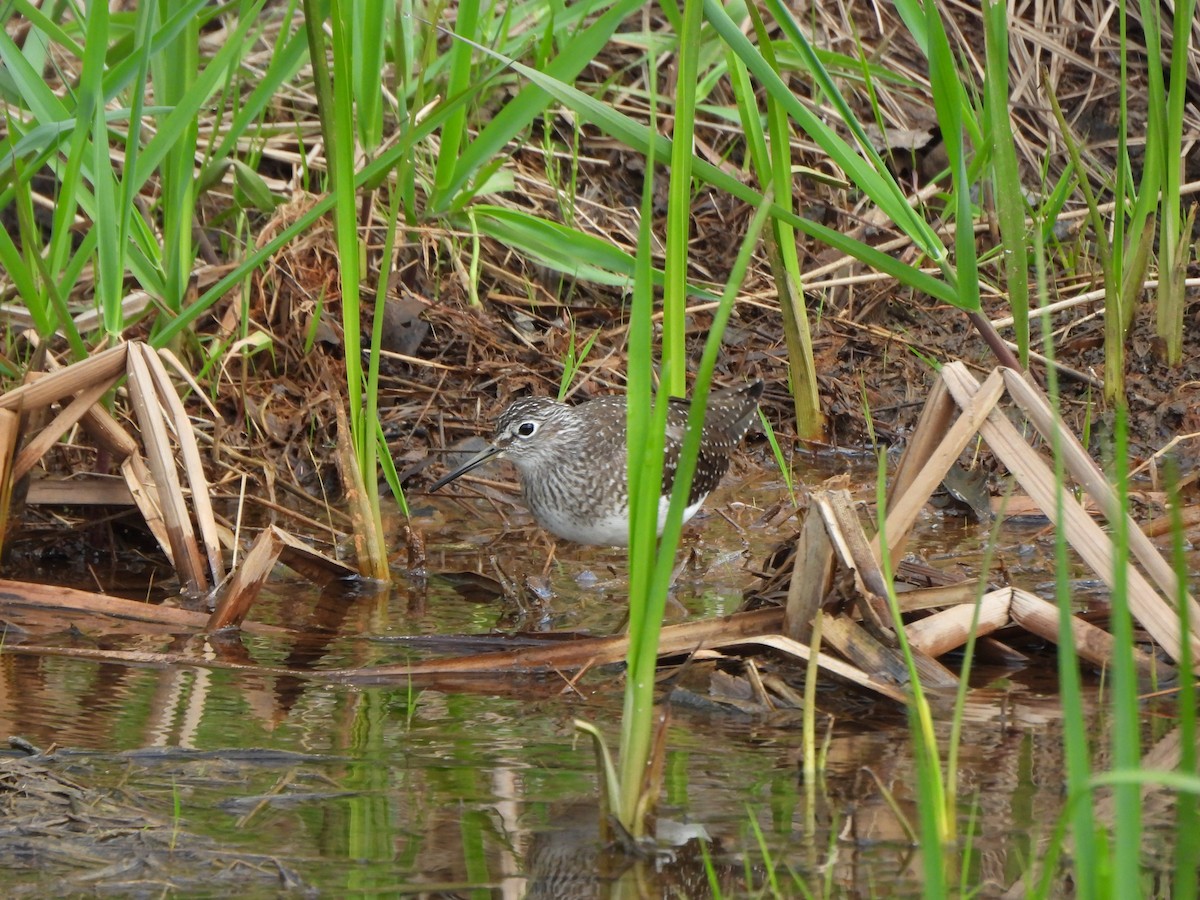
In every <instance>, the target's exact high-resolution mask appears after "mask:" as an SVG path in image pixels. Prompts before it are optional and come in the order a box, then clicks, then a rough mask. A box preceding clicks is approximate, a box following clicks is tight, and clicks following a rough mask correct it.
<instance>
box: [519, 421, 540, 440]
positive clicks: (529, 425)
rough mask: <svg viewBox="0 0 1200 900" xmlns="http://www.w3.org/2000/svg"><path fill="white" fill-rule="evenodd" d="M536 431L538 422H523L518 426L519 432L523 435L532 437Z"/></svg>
mask: <svg viewBox="0 0 1200 900" xmlns="http://www.w3.org/2000/svg"><path fill="white" fill-rule="evenodd" d="M535 431H537V422H522V423H521V424H520V425H518V426H517V434H519V435H520V436H521V437H532V435H533V433H534V432H535Z"/></svg>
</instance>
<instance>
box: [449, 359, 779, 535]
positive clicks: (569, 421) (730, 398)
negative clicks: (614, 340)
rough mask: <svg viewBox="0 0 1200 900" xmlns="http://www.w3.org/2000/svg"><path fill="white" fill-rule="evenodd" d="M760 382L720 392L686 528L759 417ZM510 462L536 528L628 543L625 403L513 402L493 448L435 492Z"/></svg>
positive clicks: (676, 451) (670, 476)
mask: <svg viewBox="0 0 1200 900" xmlns="http://www.w3.org/2000/svg"><path fill="white" fill-rule="evenodd" d="M762 392H763V384H762V382H761V381H755V382H753V383H752V384H746V385H742V386H741V387H734V388H725V389H723V390H718V391H713V393H712V394H710V395H709V399H708V409H707V412H706V414H705V417H704V427H703V429H702V430H701V435H700V459H699V461H698V463H697V465H696V474H695V476H694V477H693V478H692V489H691V493H690V495H689V497H688V506H687V508H686V509H685V510H684V513H683V520H684V521H685V522H686V521H687V520H688V519H690V518H691V517H692V516H693V515H694V514H695V513H696V510H698V509H699V508H700V505H701V504H702V503H703V502H704V498H705V497H707V496H708V494H709V492H710V491H711V490H712V489H713V488H715V487H716V486H717V484H718V483H719V482H720V480H721V476H723V475H724V474H725V472H726V470H727V469H728V468H729V454H730V453H732V452H733V449H734V447H736V446H737V445H738V442H739V441H741V439H742V437H743V436H744V435H745V434H746V430H747V429H748V428H749V427H750V422H751V420H752V419H753V418H754V413H755V411H756V410H757V408H758V398H759V397H761V396H762ZM688 406H689V403H688V401H687V400H681V399H677V398H672V399H671V401H670V405H669V407H668V409H667V432H666V441H665V444H664V447H663V482H662V494H661V497H660V500H659V511H658V531H659V534H662V529H663V526H664V524H665V523H666V518H667V506H668V505H669V502H670V498H671V487H672V485H673V484H674V483H675V467H676V465H677V464H678V461H679V455H680V452H681V451H682V450H683V438H684V434H685V433H686V431H687V418H688ZM499 456H503V457H505V458H507V459H509V460H510V461H511V462H512V463H513V465H515V466H516V467H517V471H518V472H519V473H520V476H521V495H522V497H524V499H525V503H526V505H528V507H529V509H530V510H531V511H532V512H533V516H534V518H535V519H537V521H538V524H539V525H541V526H542V527H543V528H545V529H546V530H547V531H549V532H551V533H553V534H555V535H557V536H558V537H560V538H563V539H564V540H568V541H577V542H579V543H581V544H608V545H614V546H619V545H625V544H628V543H629V478H628V471H627V468H626V463H625V459H626V453H625V398H624V397H600V398H598V399H596V400H588V401H587V402H585V403H580V404H579V405H578V406H567V405H566V404H564V403H559V402H557V401H555V400H551V399H550V398H548V397H529V398H527V399H524V400H517V401H516V402H515V403H513V404H511V405H510V406H509V407H508V408H507V409H505V410H504V412H503V413H501V414H500V418H499V419H498V420H497V421H496V433H495V434H494V435H493V437H492V442H491V446H489V447H488V448H487V449H486V450H484V451H483V452H481V453H479V454H477V455H476V456H474V457H473V458H472V459H470V460H468V461H467V462H466V463H465V464H463V465H462V466H459V467H458V468H457V469H455V470H454V471H453V472H451V473H450V474H449V475H447V476H445V477H444V478H442V479H441V480H439V481H438V482H437V483H436V484H435V485H433V487H432V488H431V489H430V490H433V491H436V490H437V489H438V488H440V487H442V486H443V485H445V484H449V483H450V482H451V481H453V480H454V479H456V478H458V477H459V476H460V475H463V474H465V473H467V472H469V471H471V470H472V469H474V468H475V467H476V466H478V465H481V464H482V463H484V462H486V461H487V460H489V459H493V458H495V457H499Z"/></svg>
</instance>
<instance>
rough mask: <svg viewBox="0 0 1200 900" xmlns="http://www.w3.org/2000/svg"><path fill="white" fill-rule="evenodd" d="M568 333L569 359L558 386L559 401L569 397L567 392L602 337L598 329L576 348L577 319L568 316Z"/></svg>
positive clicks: (564, 366) (566, 361)
mask: <svg viewBox="0 0 1200 900" xmlns="http://www.w3.org/2000/svg"><path fill="white" fill-rule="evenodd" d="M567 321H568V325H569V328H568V332H567V357H566V359H564V360H563V373H562V378H561V379H560V381H559V384H558V399H559V400H563V399H565V398H566V396H567V392H568V391H569V390H570V389H571V385H572V384H574V383H575V376H576V375H578V374H579V370H580V369H581V368H582V367H583V363H584V361H585V360H586V359H587V358H588V354H589V353H591V352H592V347H593V346H594V345H595V343H596V338H598V337H600V329H599V328H597V329H596V330H595V331H593V332H592V336H591V337H589V338H588V339H587V340H586V341H584V342H583V346H582V347H577V346H576V338H575V317H574V316H572V315H570V314H568V315H567Z"/></svg>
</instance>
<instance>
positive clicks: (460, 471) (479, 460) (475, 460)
mask: <svg viewBox="0 0 1200 900" xmlns="http://www.w3.org/2000/svg"><path fill="white" fill-rule="evenodd" d="M502 452H503V450H502V448H500V447H488V448H487V449H486V450H483V451H481V452H479V453H476V454H475V455H474V456H472V457H471V458H470V459H469V460H467V461H466V462H465V463H463V464H462V465H461V466H459V467H458V468H457V469H455V470H454V471H453V472H451V473H450V474H449V475H444V476H442V477H441V478H439V479H438V480H437V481H436V482H434V484H433V487H431V488H430V489H429V492H430V493H433V492H434V491H436V490H438V489H439V488H442V487H445V486H446V485H448V484H449V483H450V482H452V481H453V480H454V479H455V478H459V477H461V476H463V475H466V474H467V473H468V472H470V471H471V470H472V469H474V468H476V467H478V466H482V465H483V464H484V463H485V462H487V461H488V460H489V459H493V458H494V457H496V456H498V455H499V454H500V453H502Z"/></svg>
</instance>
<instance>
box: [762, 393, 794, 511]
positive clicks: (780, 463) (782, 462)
mask: <svg viewBox="0 0 1200 900" xmlns="http://www.w3.org/2000/svg"><path fill="white" fill-rule="evenodd" d="M758 424H759V425H760V426H761V427H762V430H763V434H765V435H766V436H767V443H768V444H770V445H771V456H772V457H773V458H774V460H775V466H776V468H777V469H778V470H779V475H780V477H781V478H783V484H784V486H785V487H786V488H787V492H788V496H789V497H790V498H791V500H792V506H799V505H800V501H799V499H798V498H797V497H796V479H795V477H794V476H793V475H792V467H791V465H790V464H789V463H788V460H787V458H786V457H784V455H783V448H782V447H780V446H779V438H777V437H776V436H775V429H774V428H772V427H771V420H770V419H768V418H767V415H766V413H764V412H763V411H762V410H761V409H760V410H759V411H758Z"/></svg>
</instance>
